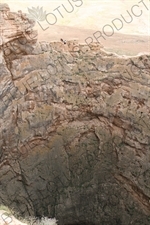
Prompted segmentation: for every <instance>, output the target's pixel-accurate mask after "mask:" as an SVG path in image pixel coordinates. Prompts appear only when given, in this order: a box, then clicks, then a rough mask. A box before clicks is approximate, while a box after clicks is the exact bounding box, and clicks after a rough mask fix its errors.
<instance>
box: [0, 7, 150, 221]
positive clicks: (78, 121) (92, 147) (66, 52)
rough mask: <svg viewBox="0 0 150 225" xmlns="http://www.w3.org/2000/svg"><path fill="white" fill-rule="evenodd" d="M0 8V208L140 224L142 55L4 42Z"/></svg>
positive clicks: (148, 64)
mask: <svg viewBox="0 0 150 225" xmlns="http://www.w3.org/2000/svg"><path fill="white" fill-rule="evenodd" d="M3 7H4V5H3ZM3 7H2V6H1V8H0V10H1V14H3V18H4V21H5V22H6V25H5V24H4V23H3V24H2V27H3V33H2V34H1V37H2V40H3V42H2V44H1V51H2V52H3V54H2V56H1V57H2V60H1V64H0V168H1V169H0V204H5V205H8V206H10V207H13V208H14V209H16V210H17V211H19V212H20V213H21V214H22V215H30V216H37V217H41V216H48V217H56V219H58V221H59V224H60V225H65V224H90V225H92V224H93V225H118V224H119V225H131V224H132V225H148V224H149V223H150V98H149V97H150V81H149V79H150V55H143V54H141V55H138V56H135V57H125V56H122V57H119V56H117V55H115V54H113V53H106V52H105V51H104V50H103V49H102V46H101V45H100V44H97V43H93V44H91V45H90V46H86V45H84V44H79V43H77V41H68V42H67V44H66V45H64V44H63V43H61V42H55V43H54V42H53V43H47V42H41V43H36V40H35V36H34V38H30V39H27V37H26V32H25V31H26V28H23V29H24V32H22V33H17V32H18V31H17V29H16V31H15V28H13V29H12V30H11V29H10V33H9V34H10V35H7V32H8V31H7V28H8V25H7V24H11V26H15V25H13V24H14V23H15V20H14V19H10V18H7V19H6V18H5V17H6V13H5V12H7V11H8V8H7V10H6V11H5V12H4V10H3V9H4V8H3ZM27 23H29V21H28V22H27ZM29 24H30V23H29ZM32 32H33V30H30V33H32ZM14 37H15V38H14ZM20 40H23V41H22V42H21V41H20ZM14 46H17V47H16V48H15V47H14ZM12 49H13V50H12ZM6 52H7V54H6Z"/></svg>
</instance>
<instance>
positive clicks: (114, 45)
mask: <svg viewBox="0 0 150 225" xmlns="http://www.w3.org/2000/svg"><path fill="white" fill-rule="evenodd" d="M70 1H71V0H70ZM77 1H78V3H77ZM80 1H81V0H76V2H74V3H73V0H72V1H71V2H72V3H73V6H74V11H73V12H72V13H67V12H65V10H64V9H63V7H62V4H64V6H65V7H66V8H68V9H69V4H68V0H57V1H56V0H51V1H50V0H32V1H31V0H26V1H24V0H0V3H4V2H5V3H8V4H9V6H10V9H11V11H14V12H17V11H18V10H22V11H23V12H25V13H28V8H30V9H31V8H32V7H37V6H39V7H43V10H44V11H45V10H46V12H47V13H55V15H56V16H57V23H56V24H55V25H53V26H52V25H49V24H48V23H47V21H44V22H42V23H41V25H42V27H43V28H46V27H49V28H48V29H47V30H46V31H43V30H42V29H41V27H40V26H39V25H38V24H36V26H35V29H38V33H39V40H45V41H59V40H60V38H64V39H66V40H68V39H73V38H77V39H79V42H83V43H85V39H86V38H87V37H93V33H94V32H96V31H101V30H102V29H103V27H104V26H105V25H106V24H109V25H112V20H114V19H116V18H119V19H121V15H123V16H124V17H125V18H126V19H127V18H128V17H127V15H128V14H127V10H128V11H129V12H130V13H131V8H132V6H134V5H138V7H136V8H134V10H135V12H136V13H137V14H138V13H139V12H140V11H141V10H142V15H141V16H139V17H135V16H133V14H132V16H133V21H132V22H131V23H129V24H127V23H125V22H124V24H123V27H122V29H121V30H120V31H119V33H118V34H117V33H115V34H114V35H112V36H111V37H107V38H106V40H104V39H102V38H100V39H99V41H100V42H101V43H102V44H103V45H104V47H105V48H106V49H108V50H110V51H114V52H116V53H118V54H127V55H136V54H138V53H140V52H150V1H149V0H143V2H144V4H145V6H144V4H143V3H139V2H140V1H139V0H105V1H104V0H82V1H83V5H82V6H80V7H75V5H79V3H80ZM57 7H59V9H60V11H61V12H62V14H63V18H61V16H60V15H59V13H58V12H57V11H55V12H54V11H53V10H54V9H56V8H57ZM116 24H117V23H116ZM117 26H120V25H119V24H118V25H117ZM115 31H116V30H115ZM148 35H149V36H148ZM93 41H96V40H94V39H93Z"/></svg>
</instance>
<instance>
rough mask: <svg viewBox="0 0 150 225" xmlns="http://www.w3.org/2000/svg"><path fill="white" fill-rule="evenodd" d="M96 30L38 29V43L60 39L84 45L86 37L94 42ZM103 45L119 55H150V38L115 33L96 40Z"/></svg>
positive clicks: (61, 27) (69, 28)
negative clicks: (71, 40)
mask: <svg viewBox="0 0 150 225" xmlns="http://www.w3.org/2000/svg"><path fill="white" fill-rule="evenodd" d="M96 31H98V30H90V29H81V28H73V27H67V26H51V27H50V28H49V29H47V30H46V31H43V30H42V31H41V29H39V35H38V40H39V41H59V40H60V38H63V39H66V40H70V39H78V40H79V42H81V43H85V44H86V42H85V39H86V38H88V37H92V38H93V42H95V41H96V39H95V38H94V36H93V34H94V33H95V32H96ZM98 41H99V42H101V43H102V44H103V45H104V48H105V49H106V50H109V51H112V52H115V53H117V54H119V55H137V54H138V53H140V52H148V53H150V36H143V35H128V34H121V33H115V34H114V35H112V36H111V37H106V40H104V39H103V38H99V39H98Z"/></svg>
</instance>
